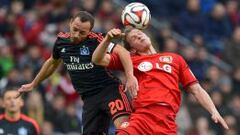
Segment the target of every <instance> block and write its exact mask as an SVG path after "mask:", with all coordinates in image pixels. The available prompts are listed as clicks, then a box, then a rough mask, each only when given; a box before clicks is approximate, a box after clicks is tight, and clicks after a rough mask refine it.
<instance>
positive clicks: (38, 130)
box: [32, 124, 40, 135]
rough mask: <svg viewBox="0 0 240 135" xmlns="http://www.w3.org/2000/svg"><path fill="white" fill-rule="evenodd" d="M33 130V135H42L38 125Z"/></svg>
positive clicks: (33, 126)
mask: <svg viewBox="0 0 240 135" xmlns="http://www.w3.org/2000/svg"><path fill="white" fill-rule="evenodd" d="M32 129H33V134H34V135H40V127H39V125H38V124H34V125H32Z"/></svg>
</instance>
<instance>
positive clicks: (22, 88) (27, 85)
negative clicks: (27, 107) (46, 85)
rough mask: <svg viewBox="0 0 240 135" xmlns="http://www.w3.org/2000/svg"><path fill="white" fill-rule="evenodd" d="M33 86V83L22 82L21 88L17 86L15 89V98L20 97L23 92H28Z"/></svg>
mask: <svg viewBox="0 0 240 135" xmlns="http://www.w3.org/2000/svg"><path fill="white" fill-rule="evenodd" d="M33 88H34V86H33V84H32V83H29V84H24V85H22V86H21V88H19V89H18V90H17V91H18V94H17V95H16V98H18V97H20V96H21V95H22V94H23V93H25V92H30V91H32V90H33Z"/></svg>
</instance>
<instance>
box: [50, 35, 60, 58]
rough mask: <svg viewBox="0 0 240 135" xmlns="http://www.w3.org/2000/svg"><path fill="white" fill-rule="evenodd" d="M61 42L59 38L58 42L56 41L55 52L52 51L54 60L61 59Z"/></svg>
mask: <svg viewBox="0 0 240 135" xmlns="http://www.w3.org/2000/svg"><path fill="white" fill-rule="evenodd" d="M58 42H59V38H57V40H56V41H55V43H54V46H53V50H52V56H53V58H54V59H59V58H60V53H59V52H60V50H59V48H58V44H59V43H58Z"/></svg>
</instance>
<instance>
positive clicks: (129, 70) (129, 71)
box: [116, 46, 133, 77]
mask: <svg viewBox="0 0 240 135" xmlns="http://www.w3.org/2000/svg"><path fill="white" fill-rule="evenodd" d="M117 47H118V49H116V50H117V54H118V56H119V59H120V61H121V63H122V65H123V68H124V71H125V75H126V77H129V76H133V64H132V60H131V56H130V53H129V52H128V51H127V50H126V49H124V48H123V47H121V46H117Z"/></svg>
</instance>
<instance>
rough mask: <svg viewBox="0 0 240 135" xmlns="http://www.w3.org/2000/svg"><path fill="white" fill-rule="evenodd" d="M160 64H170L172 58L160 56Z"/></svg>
mask: <svg viewBox="0 0 240 135" xmlns="http://www.w3.org/2000/svg"><path fill="white" fill-rule="evenodd" d="M159 60H160V62H166V63H172V60H173V58H172V56H160V58H159Z"/></svg>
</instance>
